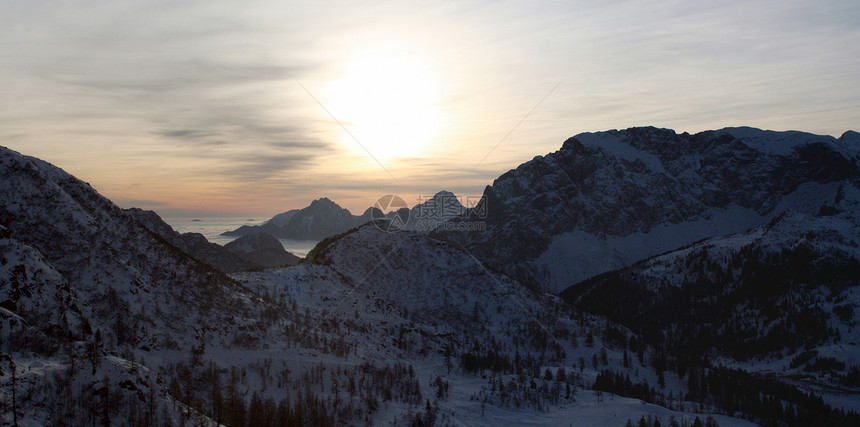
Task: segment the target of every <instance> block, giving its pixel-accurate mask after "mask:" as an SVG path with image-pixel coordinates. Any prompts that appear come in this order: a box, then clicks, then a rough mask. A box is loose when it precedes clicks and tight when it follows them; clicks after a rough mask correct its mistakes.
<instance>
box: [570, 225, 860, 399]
mask: <svg viewBox="0 0 860 427" xmlns="http://www.w3.org/2000/svg"><path fill="white" fill-rule="evenodd" d="M824 211H825V212H823V213H822V215H819V216H811V215H807V214H803V213H797V212H790V211H789V212H785V213H783V214H781V215H779V216H777V217H776V218H774V219H773V220H771V221H770V222H769V223H768V224H767V225H765V226H761V227H757V228H753V229H750V230H748V231H745V232H741V233H736V234H732V235H728V236H722V237H715V238H711V239H706V240H703V241H701V242H697V243H695V244H692V245H689V246H687V247H684V248H681V249H678V250H675V251H671V252H668V253H665V254H662V255H658V256H655V257H652V258H649V259H646V260H643V261H640V262H637V263H636V264H634V265H633V266H631V267H628V268H624V269H621V270H617V271H613V272H609V273H605V274H602V275H599V276H596V277H594V278H591V279H589V280H585V281H583V282H581V283H578V284H576V285H573V286H571V287H569V288H568V289H566V290H565V291H564V292H562V294H561V295H562V297H563V298H564V299H565V300H567V301H569V302H570V303H571V304H573V305H575V306H578V307H581V308H584V307H588V309H589V311H591V312H594V313H599V314H603V315H606V316H607V317H608V318H610V319H613V320H614V321H617V322H619V323H621V324H624V325H627V326H628V327H630V328H631V329H633V330H634V331H636V332H637V333H638V334H639V335H640V336H642V337H643V338H645V339H646V340H648V342H649V343H652V344H654V345H659V346H661V347H662V348H666V349H667V350H668V351H670V352H672V353H675V354H686V355H701V356H704V357H712V358H717V359H719V360H729V361H731V362H730V363H732V364H735V365H737V366H743V367H744V368H746V369H747V370H750V371H761V372H764V373H768V374H770V375H777V376H779V377H783V378H785V379H787V380H791V381H799V380H800V381H803V383H804V384H806V385H807V386H811V387H814V388H815V389H817V390H818V391H828V392H829V393H831V394H834V395H839V394H843V395H844V394H846V393H848V394H852V395H854V396H855V397H856V396H857V394H858V392H860V332H858V331H857V330H856V325H857V323H858V322H860V312H858V311H857V310H855V309H856V308H858V307H860V221H858V219H860V218H858V216H857V212H858V211H857V210H853V211H850V212H842V213H834V210H828V209H824Z"/></svg>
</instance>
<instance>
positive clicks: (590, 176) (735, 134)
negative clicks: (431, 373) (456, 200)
mask: <svg viewBox="0 0 860 427" xmlns="http://www.w3.org/2000/svg"><path fill="white" fill-rule="evenodd" d="M858 180H860V134H858V133H856V132H853V131H849V132H846V133H845V134H843V135H842V136H841V137H840V138H838V139H837V138H833V137H830V136H821V135H813V134H809V133H803V132H773V131H763V130H758V129H753V128H725V129H721V130H714V131H704V132H700V133H697V134H693V135H691V134H688V133H681V134H678V133H676V132H675V131H672V130H670V129H657V128H653V127H643V128H630V129H625V130H612V131H606V132H596V133H584V134H579V135H576V136H574V137H571V138H569V139H568V140H566V141H565V142H564V143H563V144H562V146H561V148H560V149H559V150H557V151H555V152H552V153H549V154H546V155H544V156H537V157H535V158H534V159H532V160H531V161H528V162H525V163H523V164H521V165H520V166H518V167H517V168H516V169H513V170H511V171H508V172H506V173H504V174H502V175H501V176H500V177H499V178H497V179H496V180H495V181H494V182H493V184H492V185H491V186H488V187H486V189H485V190H484V200H485V203H486V206H487V217H486V218H485V219H483V221H484V222H485V223H486V224H487V227H486V229H485V230H484V231H466V232H446V231H443V230H440V231H439V232H437V233H431V235H433V236H434V237H437V238H440V239H443V240H450V241H452V242H456V243H458V244H459V245H461V246H463V247H465V248H467V249H468V250H469V251H470V252H471V253H473V254H475V256H477V257H478V258H480V259H482V260H483V261H484V262H486V263H487V264H489V265H492V266H493V267H494V268H495V269H497V270H499V271H503V272H505V273H506V274H508V275H510V276H512V277H515V278H517V279H518V280H519V281H521V282H523V283H526V284H528V285H529V286H532V287H534V288H536V289H538V288H540V289H547V290H550V291H555V292H558V291H561V290H562V289H564V288H565V287H567V286H569V285H570V284H572V283H574V282H577V281H580V280H584V279H586V278H588V277H591V276H594V275H597V274H600V273H603V272H606V271H611V270H614V269H617V268H621V267H624V266H628V265H631V264H632V263H634V262H636V261H638V260H640V259H643V258H647V257H649V256H653V255H655V254H658V253H662V252H666V251H669V250H673V249H675V248H678V247H681V246H684V245H687V244H690V243H692V242H694V241H697V240H701V239H704V238H709V237H713V236H719V235H725V234H730V233H735V232H739V231H743V230H746V229H748V228H751V227H757V226H760V225H763V224H766V223H767V222H768V221H770V220H771V219H772V218H773V217H775V216H776V215H778V214H779V213H781V212H783V211H785V210H794V211H797V212H802V213H808V214H813V215H815V214H818V213H819V212H822V213H826V212H841V211H857V209H858V208H860V192H858V191H857V188H858V182H860V181H858ZM451 221H453V222H458V221H461V220H460V219H457V218H455V219H452V220H451Z"/></svg>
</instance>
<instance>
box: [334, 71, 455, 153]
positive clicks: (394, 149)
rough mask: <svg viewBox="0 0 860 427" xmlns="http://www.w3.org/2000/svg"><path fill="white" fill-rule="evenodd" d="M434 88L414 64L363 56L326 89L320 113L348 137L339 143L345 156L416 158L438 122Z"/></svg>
mask: <svg viewBox="0 0 860 427" xmlns="http://www.w3.org/2000/svg"><path fill="white" fill-rule="evenodd" d="M434 86H435V82H434V79H433V76H432V73H430V72H429V69H428V67H427V66H426V65H425V64H422V63H421V62H420V61H418V60H417V59H416V58H412V57H409V56H407V55H367V56H362V57H360V58H358V59H356V60H354V61H352V62H350V63H349V64H347V65H346V66H345V67H344V70H343V74H342V77H340V78H338V79H336V80H334V81H332V82H331V83H330V84H329V85H328V86H327V88H326V91H325V99H326V102H327V104H328V105H326V107H327V108H328V109H329V111H330V112H331V114H332V115H333V116H334V117H335V118H336V119H337V120H338V121H340V122H341V124H343V126H344V127H346V129H347V130H348V131H349V133H347V132H342V135H341V136H340V142H341V144H343V146H344V147H346V148H347V149H349V150H350V151H352V152H355V153H360V154H362V155H366V151H365V149H366V150H367V151H370V153H371V154H372V155H373V156H374V157H376V158H377V159H394V158H398V157H412V156H418V155H420V154H421V153H422V152H423V151H424V149H425V148H427V145H428V144H429V142H430V141H431V139H432V138H433V134H434V130H435V126H436V122H437V118H438V117H437V115H438V114H437V108H436V106H435V104H436V103H435V99H434V95H435V93H436V91H435V87H434ZM356 140H358V143H356ZM359 143H360V145H359ZM362 146H363V147H364V148H362Z"/></svg>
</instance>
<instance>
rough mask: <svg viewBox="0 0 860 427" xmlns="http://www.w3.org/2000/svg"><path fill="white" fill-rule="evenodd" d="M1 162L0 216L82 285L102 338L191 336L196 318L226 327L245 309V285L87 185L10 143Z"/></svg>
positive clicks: (164, 342) (145, 341) (162, 342)
mask: <svg viewBox="0 0 860 427" xmlns="http://www.w3.org/2000/svg"><path fill="white" fill-rule="evenodd" d="M0 167H2V170H3V174H2V175H0V224H2V225H3V226H5V227H6V228H8V230H9V232H10V233H11V235H12V236H14V238H15V239H16V240H18V241H19V242H21V243H24V244H26V245H28V246H30V247H32V248H34V249H35V250H36V251H38V252H39V253H40V254H41V255H42V256H44V258H45V260H46V261H47V262H48V263H50V265H52V266H53V268H54V269H55V270H56V271H57V272H59V273H60V275H61V276H62V278H63V280H65V281H67V282H68V283H69V284H70V285H71V286H72V287H73V288H74V289H75V290H76V291H77V293H78V295H79V297H80V298H81V299H82V302H83V303H85V304H86V305H88V306H89V307H90V308H91V310H92V314H93V317H94V319H98V324H94V325H93V329H96V328H97V327H101V329H102V333H103V334H105V339H106V340H109V341H115V342H116V343H118V344H122V343H125V342H128V343H133V344H136V345H145V346H149V347H150V348H154V347H162V348H164V347H168V348H169V347H173V346H177V345H178V344H179V343H182V342H186V343H193V340H194V338H193V335H194V334H193V328H194V327H195V323H194V322H209V323H211V324H212V325H223V324H225V322H226V321H227V319H228V318H231V317H233V316H235V315H236V314H238V313H240V312H242V311H243V310H245V309H246V308H245V306H246V303H245V302H244V299H243V297H242V294H243V293H244V292H246V291H245V290H244V288H242V286H241V285H240V284H239V283H237V282H235V281H233V280H232V279H230V278H229V277H227V276H225V275H223V274H222V273H220V272H218V271H217V270H214V269H212V268H211V267H209V266H207V265H205V264H202V263H201V262H199V261H197V260H194V259H193V258H190V257H189V256H188V255H186V254H185V253H184V252H182V251H180V250H178V249H177V248H175V247H174V246H172V245H169V244H166V242H165V241H164V239H162V238H161V237H160V236H158V235H157V234H154V233H153V232H151V231H149V230H148V229H146V228H145V227H144V226H142V225H141V224H140V223H139V222H137V221H136V220H135V219H134V218H133V217H132V216H130V215H129V214H128V213H126V212H125V211H123V210H122V209H120V208H119V207H117V206H116V205H114V204H113V203H111V202H110V201H109V200H107V199H105V198H104V197H102V196H101V195H99V194H98V193H97V192H96V191H95V190H93V189H92V187H90V186H89V185H87V184H86V183H83V182H81V181H79V180H77V179H76V178H74V177H72V176H71V175H69V174H67V173H65V172H63V171H62V170H60V169H58V168H56V167H54V166H52V165H50V164H48V163H45V162H43V161H41V160H38V159H34V158H31V157H26V156H22V155H20V154H18V153H16V152H14V151H11V150H8V149H6V148H0ZM214 307H220V308H219V309H218V310H213V308H214ZM189 319H194V320H192V321H189ZM119 325H122V326H119Z"/></svg>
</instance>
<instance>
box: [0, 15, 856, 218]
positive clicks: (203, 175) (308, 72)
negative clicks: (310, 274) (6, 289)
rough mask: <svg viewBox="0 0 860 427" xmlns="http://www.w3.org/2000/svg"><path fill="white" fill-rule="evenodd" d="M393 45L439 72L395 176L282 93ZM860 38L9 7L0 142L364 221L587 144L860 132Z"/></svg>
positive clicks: (273, 205) (422, 18)
mask: <svg viewBox="0 0 860 427" xmlns="http://www.w3.org/2000/svg"><path fill="white" fill-rule="evenodd" d="M391 46H396V47H397V48H398V49H396V51H397V52H406V53H408V54H410V55H416V56H418V57H420V58H421V59H422V62H423V63H425V64H428V66H429V67H430V68H432V71H433V73H434V77H435V80H436V81H437V82H438V87H435V88H434V91H435V92H434V94H435V95H437V97H438V105H437V106H436V107H438V108H439V109H440V111H443V112H444V113H445V115H444V120H442V121H440V122H439V123H437V129H436V132H437V135H436V136H435V137H434V139H433V140H432V141H431V143H430V146H429V147H428V148H426V149H424V150H422V151H421V152H416V153H414V155H409V156H408V157H407V158H401V159H391V160H382V159H380V163H381V164H383V165H384V167H385V168H386V169H388V170H390V171H391V173H392V174H393V175H395V176H397V181H400V182H395V183H392V182H391V181H392V180H391V179H390V177H389V178H385V172H384V171H382V170H380V168H379V166H378V165H376V166H374V164H373V161H372V160H370V159H369V158H367V156H364V157H361V156H358V155H353V154H354V153H352V154H350V149H349V147H348V146H345V145H344V144H343V143H342V141H343V139H344V138H342V137H343V134H344V130H343V129H340V128H339V127H338V126H337V124H336V123H334V122H333V121H332V120H331V118H330V117H328V116H326V114H325V113H324V112H321V111H320V109H319V106H318V105H317V104H315V103H314V101H313V100H312V99H309V97H308V96H307V94H306V93H304V92H303V91H302V89H301V88H300V87H298V86H297V85H296V84H295V82H296V81H302V83H303V84H305V85H306V86H307V87H308V89H309V90H310V91H311V92H313V93H314V94H315V95H320V96H322V95H321V94H320V92H321V88H322V87H324V86H325V84H326V82H328V81H331V80H332V79H336V78H338V77H339V73H342V72H343V66H344V63H345V62H346V61H347V60H348V59H349V58H351V57H353V56H355V55H362V54H365V53H368V52H369V53H373V52H377V53H378V52H382V51H385V49H388V48H390V47H391ZM858 46H860V3H858V2H856V1H852V0H844V1H839V0H832V1H826V2H819V3H815V4H813V3H810V2H807V1H801V0H789V1H785V2H779V3H778V4H776V3H773V2H768V1H747V2H735V1H717V2H711V3H708V4H707V5H705V4H700V3H689V2H678V1H668V0H667V1H645V0H631V1H612V2H605V1H596V0H584V1H582V0H581V1H571V2H554V1H540V2H531V3H528V2H519V3H517V2H491V1H485V0H471V1H464V2H456V3H441V4H440V3H438V2H429V1H423V0H420V1H417V2H406V3H404V2H396V1H387V0H386V1H373V2H362V3H355V2H350V1H333V2H327V3H326V4H309V3H298V2H295V3H294V2H283V1H268V0H259V1H243V2H238V1H225V2H207V1H187V2H186V1H183V2H165V1H149V0H147V1H144V0H137V1H123V2H109V1H99V0H94V1H87V2H59V3H53V4H51V5H50V7H45V4H43V3H41V2H34V1H24V0H8V1H4V2H0V87H2V88H3V96H2V97H0V143H3V144H8V145H10V146H11V147H12V148H14V149H17V150H19V151H22V152H25V153H27V154H31V155H36V156H39V157H43V158H46V159H47V160H49V161H52V162H54V163H57V164H59V165H60V166H62V167H65V168H67V169H69V170H70V171H71V172H73V173H76V174H78V175H80V176H81V177H82V178H83V179H85V180H88V181H91V182H93V183H94V185H96V186H97V188H100V189H103V191H105V192H106V193H107V194H108V195H109V196H112V197H117V198H123V199H150V201H151V202H153V203H151V204H150V206H153V207H155V206H157V203H155V202H157V201H161V203H165V204H166V205H167V206H174V207H175V206H179V205H181V204H182V203H186V202H188V201H189V200H193V203H195V208H199V207H201V206H205V205H206V203H210V204H211V205H212V206H216V208H217V207H218V206H227V205H230V206H231V209H236V210H240V209H246V210H247V211H248V212H260V213H271V212H276V211H279V210H282V209H286V208H290V207H300V206H294V205H291V204H292V203H304V202H305V201H308V200H312V199H314V198H316V197H319V196H323V195H328V196H330V197H337V196H343V198H344V199H348V200H350V202H348V203H345V204H347V205H348V206H349V207H350V208H351V209H361V207H362V206H365V205H366V204H367V202H368V201H372V196H371V195H372V194H374V193H375V192H376V193H381V192H391V191H398V192H404V193H409V194H411V193H413V192H414V193H419V192H420V193H427V192H428V190H427V188H429V187H439V189H441V188H448V189H452V190H456V191H458V192H459V191H462V192H469V193H479V192H480V191H481V190H482V189H483V186H484V185H486V184H489V183H491V182H492V180H493V179H494V178H495V177H496V176H498V174H499V173H502V172H504V171H506V170H507V169H509V168H512V167H515V166H516V165H517V164H519V163H520V162H522V161H525V160H528V159H531V158H532V157H533V156H534V155H538V154H544V153H546V152H549V151H553V150H555V149H557V148H558V146H559V145H560V144H561V142H562V141H563V140H564V139H565V138H567V137H568V136H570V135H573V134H576V133H579V132H582V131H597V130H603V129H611V128H623V127H627V126H633V125H656V126H663V127H671V128H675V129H677V130H679V131H698V130H703V129H708V128H719V127H723V126H728V125H753V126H758V127H766V128H773V129H788V128H799V129H802V130H807V131H812V132H818V133H828V134H833V135H839V134H841V133H842V132H843V131H844V130H846V129H848V128H850V127H852V126H855V127H856V124H857V123H860V85H857V84H856V80H857V76H858V75H860V47H858ZM559 81H563V82H564V84H563V85H561V86H559V88H558V90H557V91H556V92H554V93H553V94H552V96H551V97H548V98H547V99H546V101H545V102H544V103H543V104H542V105H541V106H540V108H539V109H538V110H536V111H535V112H534V113H533V114H531V115H529V117H528V118H527V119H526V120H524V121H523V122H522V124H520V125H517V123H518V121H519V120H520V119H522V117H523V114H524V112H525V111H527V110H528V109H529V108H531V107H532V106H533V105H534V104H535V102H536V100H537V99H540V97H541V96H543V95H544V94H545V93H546V92H547V90H548V89H549V88H550V87H552V86H553V85H554V84H555V83H557V82H559ZM320 102H322V103H326V100H325V99H320ZM344 125H345V126H347V127H348V128H349V126H351V125H353V123H349V122H348V120H345V121H344ZM515 125H516V126H517V128H516V132H514V133H513V134H511V135H510V137H508V138H507V139H505V141H504V143H503V144H501V145H499V146H498V149H496V150H493V147H494V145H496V144H498V142H499V141H500V140H501V139H502V138H503V137H504V136H505V133H506V132H508V131H509V130H510V129H512V128H513V127H514V126H515ZM488 153H489V154H488ZM484 156H486V159H485V160H484V161H483V163H481V164H480V168H478V169H477V170H471V169H472V168H473V167H474V166H475V164H477V163H478V161H479V160H481V158H482V157H484ZM362 197H364V198H367V199H368V200H367V201H362V200H361V198H362ZM231 200H232V201H233V202H231ZM207 201H208V202H207ZM188 203H190V202H188ZM243 207H244V208H243Z"/></svg>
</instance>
